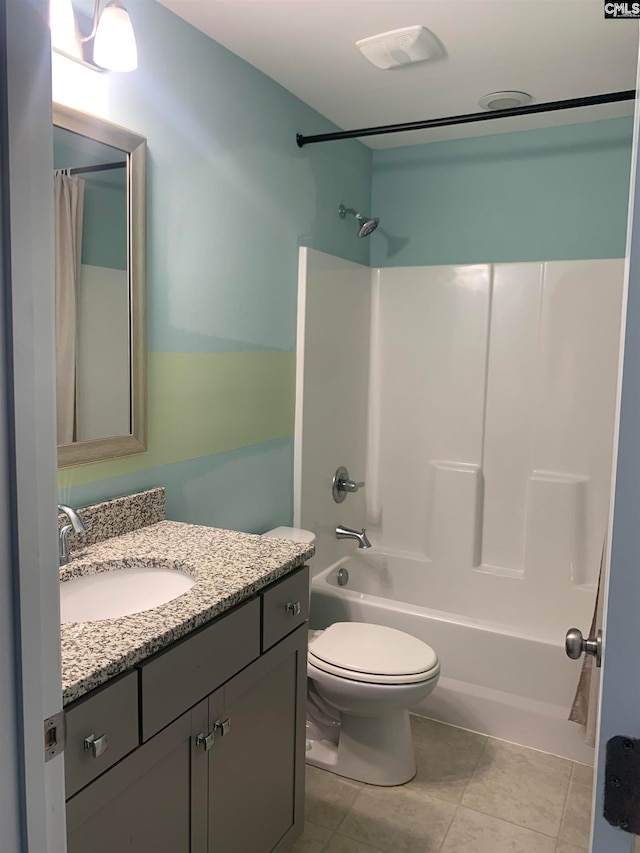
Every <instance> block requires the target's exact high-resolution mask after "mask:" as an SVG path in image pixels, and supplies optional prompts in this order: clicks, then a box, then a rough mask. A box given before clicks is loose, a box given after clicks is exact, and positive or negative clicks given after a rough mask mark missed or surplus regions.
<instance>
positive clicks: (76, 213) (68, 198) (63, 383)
mask: <svg viewBox="0 0 640 853" xmlns="http://www.w3.org/2000/svg"><path fill="white" fill-rule="evenodd" d="M54 200H55V214H56V215H55V264H56V268H55V279H56V393H57V399H58V404H57V409H58V444H70V443H71V442H72V441H74V440H75V432H76V328H77V324H76V315H77V304H78V287H79V281H80V268H81V267H80V264H81V252H82V215H83V208H84V181H83V180H82V179H81V178H77V177H75V176H73V175H69V174H67V173H66V172H65V171H64V170H58V171H56V172H55V175H54Z"/></svg>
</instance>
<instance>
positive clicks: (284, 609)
mask: <svg viewBox="0 0 640 853" xmlns="http://www.w3.org/2000/svg"><path fill="white" fill-rule="evenodd" d="M308 618H309V567H308V566H302V568H300V569H298V570H297V571H295V572H293V573H292V574H290V575H287V577H286V578H283V579H282V580H281V581H278V583H276V584H274V585H273V586H272V587H270V588H269V589H268V590H267V591H266V592H265V593H264V594H263V596H262V651H266V650H267V649H270V648H271V646H274V645H275V644H276V643H277V642H278V641H279V640H281V639H282V638H283V637H286V635H287V634H290V633H291V631H293V630H295V629H296V628H297V627H298V626H299V625H302V623H303V622H306V621H307V619H308Z"/></svg>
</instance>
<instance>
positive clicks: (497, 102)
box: [478, 89, 533, 110]
mask: <svg viewBox="0 0 640 853" xmlns="http://www.w3.org/2000/svg"><path fill="white" fill-rule="evenodd" d="M532 100H533V98H532V97H531V95H530V94H529V93H528V92H515V91H513V90H512V89H510V90H508V91H505V92H491V93H490V94H488V95H484V96H483V97H482V98H480V100H479V101H478V103H479V104H480V106H481V107H482V108H483V109H485V110H515V109H517V108H518V107H526V106H527V104H530V103H531V101H532Z"/></svg>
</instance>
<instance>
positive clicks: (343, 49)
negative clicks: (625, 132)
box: [160, 0, 638, 148]
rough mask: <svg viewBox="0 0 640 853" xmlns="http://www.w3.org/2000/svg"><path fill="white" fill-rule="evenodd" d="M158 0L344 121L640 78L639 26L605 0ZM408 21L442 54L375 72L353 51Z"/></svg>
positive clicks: (438, 133) (571, 114) (625, 107)
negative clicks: (609, 13) (505, 93)
mask: <svg viewBox="0 0 640 853" xmlns="http://www.w3.org/2000/svg"><path fill="white" fill-rule="evenodd" d="M160 2H161V3H162V4H163V5H164V6H166V7H167V8H169V9H171V10H172V11H173V12H175V13H176V14H177V15H179V16H180V17H182V18H184V19H185V20H186V21H188V22H189V23H191V24H192V25H193V26H195V27H197V28H198V29H200V30H202V31H203V32H204V33H206V34H207V35H209V36H211V38H213V39H215V41H217V42H220V44H223V45H224V46H225V47H226V48H228V49H229V50H230V51H232V52H233V53H235V54H237V55H238V56H240V57H242V59H245V60H246V61H247V62H249V63H250V64H251V65H254V66H255V67H256V68H258V69H259V70H260V71H262V72H264V73H265V74H267V75H268V76H269V77H272V78H273V79H274V80H276V81H277V82H278V83H280V84H281V85H282V86H284V87H285V88H286V89H288V90H289V91H290V92H292V93H293V94H294V95H297V97H299V98H300V99H301V100H302V101H304V102H305V103H307V104H309V105H310V106H311V107H313V108H314V109H316V110H317V111H318V112H319V113H321V114H322V115H324V116H326V117H327V118H328V119H330V120H331V121H333V122H334V123H335V124H337V125H338V126H339V127H340V128H343V129H351V128H361V127H367V126H372V125H381V124H394V123H397V122H405V121H417V120H419V119H426V118H439V117H443V116H451V115H462V114H465V113H473V112H479V111H480V108H479V106H478V100H479V98H480V97H481V96H482V95H484V94H486V93H488V92H495V91H499V90H502V89H516V90H519V91H524V92H529V93H530V94H531V95H533V98H534V100H535V101H536V102H538V103H542V102H544V101H555V100H563V99H567V98H577V97H583V96H587V95H595V94H601V93H605V92H614V91H619V90H623V89H633V88H635V85H636V63H637V46H638V23H637V22H636V21H632V20H607V21H605V20H604V14H603V0H421V2H420V0H160ZM415 24H421V25H424V26H426V27H428V28H429V29H430V30H432V31H433V32H434V33H435V34H436V36H437V37H438V38H439V40H440V41H441V43H442V44H443V46H444V49H445V51H446V55H445V57H444V58H442V59H438V60H435V61H432V62H423V63H420V64H417V65H409V66H404V67H401V68H396V69H393V70H390V71H381V70H379V69H377V68H375V67H374V66H373V65H371V64H369V62H367V61H366V60H365V59H364V57H363V56H362V55H361V53H360V51H359V50H358V49H357V48H356V47H355V44H354V43H355V41H356V40H357V39H361V38H366V37H367V36H372V35H376V34H377V33H381V32H384V31H386V30H392V29H397V28H399V27H406V26H412V25H415ZM631 112H632V102H627V103H626V104H618V105H611V106H600V107H588V108H583V109H580V110H571V111H564V112H555V113H549V114H546V115H538V116H521V117H519V118H513V119H511V118H509V119H498V120H495V121H490V122H486V123H484V122H483V123H481V124H472V125H460V126H456V127H453V128H438V129H433V130H429V131H414V132H411V133H400V134H392V135H388V136H377V137H369V138H366V139H363V140H362V141H363V142H364V143H365V144H366V145H369V146H370V147H372V148H386V147H392V146H397V145H416V144H419V143H422V142H430V141H437V140H441V139H452V138H458V137H463V136H478V135H481V134H487V133H499V132H502V131H506V130H509V131H511V130H524V129H529V128H531V127H548V126H550V125H556V124H562V123H576V122H580V121H592V120H596V119H600V118H608V117H613V116H620V115H629V114H631ZM299 132H300V133H303V134H304V133H308V132H309V129H308V128H304V127H300V128H299Z"/></svg>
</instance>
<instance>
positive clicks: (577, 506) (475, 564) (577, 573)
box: [425, 460, 598, 585]
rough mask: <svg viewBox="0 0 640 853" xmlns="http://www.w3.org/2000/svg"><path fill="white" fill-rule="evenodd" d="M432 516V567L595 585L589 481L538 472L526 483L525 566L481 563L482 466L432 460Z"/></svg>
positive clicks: (429, 526) (428, 548)
mask: <svg viewBox="0 0 640 853" xmlns="http://www.w3.org/2000/svg"><path fill="white" fill-rule="evenodd" d="M430 467H431V495H430V500H429V506H430V515H429V520H428V524H427V531H428V532H427V541H426V543H425V556H427V557H428V558H429V559H430V560H431V561H433V562H434V563H438V564H442V563H443V562H447V563H449V564H451V563H454V564H456V565H462V566H467V567H469V568H473V569H476V570H477V571H479V572H483V573H486V574H493V575H498V576H502V577H508V578H523V577H524V576H525V574H526V573H527V571H530V570H534V571H535V573H536V577H537V578H539V580H540V581H542V580H543V578H544V577H545V576H549V575H557V573H558V572H563V573H565V574H568V577H569V578H570V581H571V583H573V584H576V585H589V584H592V583H595V581H596V577H595V575H594V573H597V569H598V566H597V565H589V558H588V554H587V532H588V528H587V525H588V519H589V500H590V495H589V485H590V478H589V477H586V476H581V475H577V474H571V473H566V472H561V471H543V470H534V471H532V473H531V474H530V476H529V477H528V479H527V482H526V484H524V488H525V489H526V505H525V513H524V519H525V523H524V524H523V527H522V530H521V536H520V540H521V560H520V562H519V563H515V564H511V565H496V564H494V563H492V562H491V561H490V560H486V559H483V557H484V555H483V549H482V541H483V524H484V514H485V501H486V500H487V499H491V495H490V494H489V495H488V494H487V492H488V486H489V487H490V484H487V483H486V482H485V477H484V472H483V470H482V468H481V467H480V466H479V465H475V464H471V463H467V462H458V461H449V460H432V461H431V462H430Z"/></svg>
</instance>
